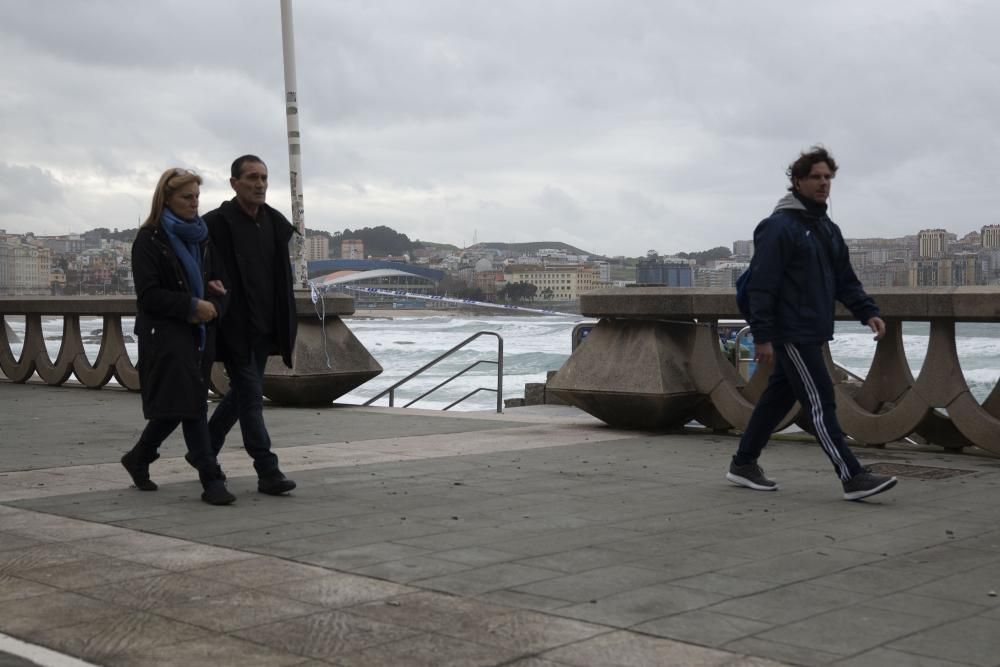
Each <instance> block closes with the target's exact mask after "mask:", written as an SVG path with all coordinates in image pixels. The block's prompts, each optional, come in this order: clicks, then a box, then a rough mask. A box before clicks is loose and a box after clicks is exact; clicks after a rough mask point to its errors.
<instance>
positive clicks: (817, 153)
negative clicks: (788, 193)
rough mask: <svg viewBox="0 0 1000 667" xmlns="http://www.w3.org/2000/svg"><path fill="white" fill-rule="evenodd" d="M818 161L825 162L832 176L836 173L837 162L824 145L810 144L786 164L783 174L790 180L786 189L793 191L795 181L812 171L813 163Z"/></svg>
mask: <svg viewBox="0 0 1000 667" xmlns="http://www.w3.org/2000/svg"><path fill="white" fill-rule="evenodd" d="M820 162H826V166H828V167H830V172H831V173H832V174H833V175H834V176H836V175H837V162H836V160H834V159H833V156H832V155H830V151H828V150H826V148H825V147H824V146H819V145H817V146H810V148H809V150H807V151H803V152H802V153H801V154H799V158H798V159H797V160H796V161H795V162H793V163H791V164H790V165H788V169H787V170H785V175H786V176H788V180H789V181H791V184H790V185H789V186H788V189H789V190H793V191H794V190H795V181H797V180H799V179H800V178H805V177H806V176H808V175H809V172H810V171H812V168H813V165H814V164H819V163H820Z"/></svg>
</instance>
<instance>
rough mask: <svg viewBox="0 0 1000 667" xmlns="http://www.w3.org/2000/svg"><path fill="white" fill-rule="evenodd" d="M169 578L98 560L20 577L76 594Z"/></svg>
mask: <svg viewBox="0 0 1000 667" xmlns="http://www.w3.org/2000/svg"><path fill="white" fill-rule="evenodd" d="M157 574H165V572H164V570H160V569H157V568H155V567H149V566H148V565H142V564H141V563H133V562H131V561H127V560H119V559H116V558H107V557H98V558H90V559H88V560H78V561H73V562H71V563H62V564H60V565H49V566H46V567H40V568H35V569H32V570H23V571H19V572H18V576H19V577H21V578H23V579H30V580H31V581H36V582H38V583H40V584H46V585H48V586H53V587H55V588H62V589H66V590H76V589H80V588H90V587H91V586H97V585H99V584H109V583H113V582H116V581H125V580H128V579H136V578H138V577H149V576H154V575H157Z"/></svg>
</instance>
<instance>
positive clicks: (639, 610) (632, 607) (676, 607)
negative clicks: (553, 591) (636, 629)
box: [551, 584, 724, 628]
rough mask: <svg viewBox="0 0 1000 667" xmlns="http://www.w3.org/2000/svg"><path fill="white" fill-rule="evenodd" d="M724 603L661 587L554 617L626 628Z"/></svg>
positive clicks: (560, 612) (707, 595)
mask: <svg viewBox="0 0 1000 667" xmlns="http://www.w3.org/2000/svg"><path fill="white" fill-rule="evenodd" d="M722 599H724V598H723V597H722V596H721V595H717V594H715V593H706V592H704V591H697V590H693V589H690V588H681V587H678V586H671V585H669V584H660V585H657V586H646V587H643V588H639V589H637V590H632V591H626V592H624V593H618V594H616V595H609V596H607V597H604V598H601V599H597V600H594V601H593V602H584V603H582V604H576V605H572V606H568V607H561V608H559V609H555V610H553V611H552V612H551V613H553V614H558V615H560V616H569V617H571V618H579V619H582V620H586V621H591V622H594V623H603V624H605V625H611V626H614V627H617V628H627V627H631V626H633V625H635V624H637V623H642V622H643V621H648V620H651V619H654V618H660V617H662V616H668V615H670V614H677V613H680V612H685V611H689V610H691V609H698V608H701V607H706V606H708V605H711V604H713V603H715V602H718V601H719V600H722Z"/></svg>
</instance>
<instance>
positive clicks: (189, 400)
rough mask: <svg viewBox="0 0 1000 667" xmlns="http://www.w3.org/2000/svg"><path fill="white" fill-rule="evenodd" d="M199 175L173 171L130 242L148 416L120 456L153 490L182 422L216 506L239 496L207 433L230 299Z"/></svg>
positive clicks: (191, 456) (139, 484) (138, 482)
mask: <svg viewBox="0 0 1000 667" xmlns="http://www.w3.org/2000/svg"><path fill="white" fill-rule="evenodd" d="M200 189H201V177H200V176H198V175H197V174H196V173H194V172H192V171H189V170H187V169H168V170H167V171H165V172H163V175H162V176H160V180H159V182H158V183H157V185H156V191H155V192H154V193H153V205H152V208H151V209H150V213H149V217H148V218H146V221H145V222H144V223H143V224H142V226H141V227H140V228H139V233H138V234H137V235H136V238H135V242H134V243H133V244H132V275H133V277H134V280H135V293H136V297H137V312H136V318H135V333H136V335H137V337H138V339H139V362H138V364H137V366H138V370H139V382H140V385H141V387H142V412H143V416H144V417H145V418H146V419H147V420H149V421H148V423H147V424H146V427H145V429H144V430H143V432H142V435H141V436H140V438H139V442H138V443H136V445H135V447H133V448H132V450H131V451H129V452H128V453H126V454H125V455H124V456H123V457H122V460H121V462H122V465H123V466H124V467H125V470H127V471H128V473H129V475H130V476H131V477H132V482H133V483H134V484H135V486H136V488H138V489H141V490H143V491H155V490H156V488H157V486H156V483H155V482H153V481H152V480H151V479H150V478H149V464H150V463H152V462H153V461H155V460H156V459H157V458H159V447H160V445H161V444H162V443H163V441H164V440H165V439H166V438H167V436H169V435H170V434H171V433H172V432H173V431H174V429H176V428H177V425H178V424H180V425H181V426H182V428H183V431H184V442H185V443H186V444H187V449H188V452H187V457H186V458H187V459H188V461H189V462H190V463H191V464H192V465H194V467H195V468H196V469H197V470H198V476H199V478H200V480H201V484H202V487H203V489H204V491H203V493H202V494H201V499H202V500H204V501H205V502H206V503H209V504H211V505H228V504H229V503H231V502H233V501H234V500H236V497H235V496H233V495H232V494H231V493H230V492H229V491H228V490H227V489H226V483H225V480H226V478H225V475H224V474H223V473H222V469H221V468H220V467H219V464H218V462H217V460H216V457H215V454H214V453H213V451H212V447H211V444H210V442H209V436H208V421H207V401H208V377H209V373H210V372H211V368H212V361H213V359H214V347H215V329H216V322H217V321H218V318H219V315H220V314H221V313H222V310H223V306H224V303H225V294H226V290H225V287H224V280H223V276H222V274H221V272H222V265H221V263H220V262H219V261H218V260H217V259H216V258H215V253H214V251H213V248H212V245H211V242H210V241H209V238H208V228H207V227H206V226H205V222H204V221H203V220H202V219H201V217H200V216H199V215H198V196H199V194H200Z"/></svg>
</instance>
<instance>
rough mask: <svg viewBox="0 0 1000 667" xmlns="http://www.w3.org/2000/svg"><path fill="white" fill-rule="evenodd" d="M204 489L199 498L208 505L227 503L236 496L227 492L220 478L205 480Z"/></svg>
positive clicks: (232, 500)
mask: <svg viewBox="0 0 1000 667" xmlns="http://www.w3.org/2000/svg"><path fill="white" fill-rule="evenodd" d="M204 489H205V490H204V491H203V492H202V494H201V499H202V500H204V501H205V502H206V503H208V504H209V505H229V504H230V503H232V502H234V501H235V500H236V496H234V495H233V494H231V493H229V489H227V488H226V483H225V482H223V481H222V480H221V479H213V480H211V481H208V482H205V483H204Z"/></svg>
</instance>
